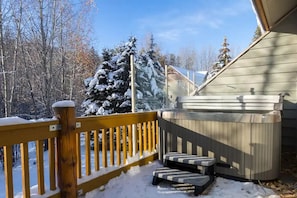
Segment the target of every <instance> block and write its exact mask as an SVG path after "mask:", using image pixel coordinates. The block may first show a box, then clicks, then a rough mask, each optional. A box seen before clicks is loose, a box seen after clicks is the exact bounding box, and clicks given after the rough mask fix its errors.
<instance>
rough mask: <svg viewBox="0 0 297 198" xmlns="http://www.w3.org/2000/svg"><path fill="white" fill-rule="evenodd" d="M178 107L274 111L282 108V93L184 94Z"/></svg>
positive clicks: (178, 101) (178, 102)
mask: <svg viewBox="0 0 297 198" xmlns="http://www.w3.org/2000/svg"><path fill="white" fill-rule="evenodd" d="M177 108H179V109H188V110H209V111H217V110H219V111H274V110H282V108H283V97H282V96H281V95H224V96H183V97H178V98H177Z"/></svg>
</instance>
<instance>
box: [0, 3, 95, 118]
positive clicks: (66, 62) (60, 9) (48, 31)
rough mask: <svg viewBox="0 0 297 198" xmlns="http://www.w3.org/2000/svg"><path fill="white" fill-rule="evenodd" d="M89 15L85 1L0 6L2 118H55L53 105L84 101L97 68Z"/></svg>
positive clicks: (0, 96)
mask: <svg viewBox="0 0 297 198" xmlns="http://www.w3.org/2000/svg"><path fill="white" fill-rule="evenodd" d="M90 9H93V8H92V5H91V4H90V3H88V2H83V1H82V2H80V3H76V4H73V3H71V1H67V0H65V1H60V0H38V1H35V0H15V1H5V0H1V1H0V84H1V87H0V101H1V103H0V109H1V112H0V117H8V116H12V115H16V116H20V117H23V118H26V119H36V118H41V117H52V115H53V114H52V109H51V105H52V104H53V103H54V102H55V101H58V100H62V99H69V100H75V101H77V103H80V102H81V101H82V97H83V93H84V86H83V79H84V78H86V77H88V76H90V75H91V73H92V72H93V71H94V70H95V68H96V66H97V65H98V63H99V56H98V54H97V52H96V51H95V50H94V48H93V47H91V45H90V43H91V42H90V39H89V38H90V37H89V34H90V26H89V25H88V23H87V21H88V17H90V14H88V13H91V12H90Z"/></svg>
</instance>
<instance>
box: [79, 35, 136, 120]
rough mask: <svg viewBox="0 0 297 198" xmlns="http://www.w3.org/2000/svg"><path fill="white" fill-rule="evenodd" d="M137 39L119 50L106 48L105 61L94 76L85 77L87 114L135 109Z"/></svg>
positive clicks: (85, 107)
mask: <svg viewBox="0 0 297 198" xmlns="http://www.w3.org/2000/svg"><path fill="white" fill-rule="evenodd" d="M135 42H136V39H135V38H134V37H131V38H130V39H129V42H127V43H124V44H122V45H120V46H119V47H117V48H116V49H115V50H109V49H104V50H103V53H102V56H103V62H102V64H101V65H99V67H98V69H97V71H96V73H95V75H94V77H91V78H88V79H86V80H85V87H86V96H87V98H86V99H85V101H84V102H83V104H82V107H83V108H84V110H85V115H106V114H112V113H124V112H130V111H131V96H130V94H129V90H130V89H129V86H130V85H129V83H130V75H129V74H130V54H132V53H133V54H134V53H135V48H136V46H135Z"/></svg>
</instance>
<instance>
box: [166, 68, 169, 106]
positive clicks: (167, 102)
mask: <svg viewBox="0 0 297 198" xmlns="http://www.w3.org/2000/svg"><path fill="white" fill-rule="evenodd" d="M165 89H166V98H165V105H166V108H168V106H169V105H168V103H169V101H168V99H169V97H168V65H165Z"/></svg>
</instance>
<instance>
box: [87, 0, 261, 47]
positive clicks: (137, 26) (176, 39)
mask: <svg viewBox="0 0 297 198" xmlns="http://www.w3.org/2000/svg"><path fill="white" fill-rule="evenodd" d="M96 5H97V8H98V11H97V13H96V14H95V16H94V21H93V25H94V26H93V34H94V45H95V48H96V49H97V50H98V52H100V53H101V50H102V49H103V48H105V47H106V48H113V47H114V46H117V45H118V44H119V43H121V42H124V41H127V40H128V38H129V37H130V36H136V38H137V39H138V41H137V43H138V46H141V45H142V43H143V42H144V40H145V37H146V36H147V35H149V34H150V33H152V34H153V36H154V38H155V41H156V43H157V44H158V45H159V46H160V48H161V50H162V52H163V53H178V52H179V51H180V50H181V49H183V48H191V49H196V50H198V51H199V50H202V49H203V48H204V49H205V48H208V47H211V48H213V49H215V50H219V48H220V46H221V44H222V42H223V39H224V37H225V36H226V37H227V39H228V42H229V44H230V48H231V50H232V49H233V50H234V51H236V52H238V53H239V52H241V51H243V50H244V49H246V48H247V47H248V45H249V44H250V43H251V40H252V37H253V35H254V32H255V30H256V26H257V20H256V16H255V14H254V12H253V9H252V6H251V2H250V0H149V1H148V0H146V1H144V0H96Z"/></svg>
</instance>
